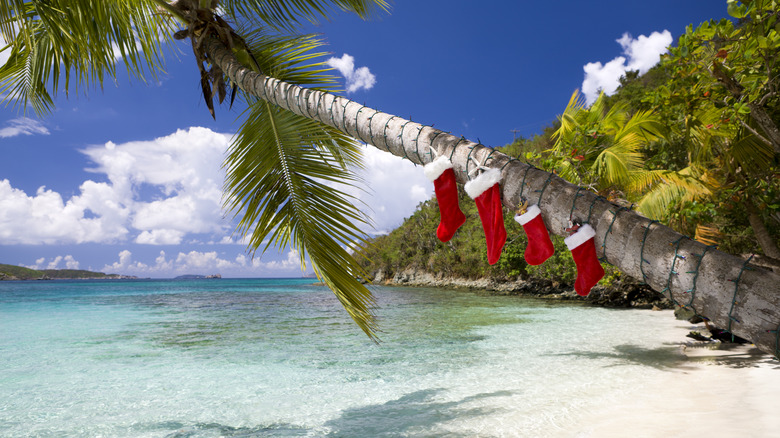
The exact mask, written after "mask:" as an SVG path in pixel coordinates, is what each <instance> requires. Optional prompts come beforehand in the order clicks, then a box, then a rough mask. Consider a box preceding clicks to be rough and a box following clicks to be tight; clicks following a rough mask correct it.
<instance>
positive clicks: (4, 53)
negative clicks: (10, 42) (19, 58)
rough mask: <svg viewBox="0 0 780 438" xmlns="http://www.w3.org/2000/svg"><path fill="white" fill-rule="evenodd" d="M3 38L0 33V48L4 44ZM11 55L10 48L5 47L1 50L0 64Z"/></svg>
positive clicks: (0, 48)
mask: <svg viewBox="0 0 780 438" xmlns="http://www.w3.org/2000/svg"><path fill="white" fill-rule="evenodd" d="M6 44H7V43H6V41H5V38H3V36H2V35H0V50H2V49H3V48H4V47H5V46H6ZM10 57H11V49H10V48H8V49H5V50H3V51H2V52H0V66H3V65H4V64H5V63H6V61H8V58H10Z"/></svg>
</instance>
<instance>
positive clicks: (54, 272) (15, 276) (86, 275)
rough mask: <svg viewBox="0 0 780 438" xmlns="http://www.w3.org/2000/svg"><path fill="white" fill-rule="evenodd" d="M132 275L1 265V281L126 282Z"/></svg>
mask: <svg viewBox="0 0 780 438" xmlns="http://www.w3.org/2000/svg"><path fill="white" fill-rule="evenodd" d="M135 278H138V277H134V276H132V275H120V274H105V273H103V272H92V271H85V270H81V269H42V270H37V269H30V268H25V267H22V266H15V265H4V264H1V263H0V281H3V280H124V279H135Z"/></svg>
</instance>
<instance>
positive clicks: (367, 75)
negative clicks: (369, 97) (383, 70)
mask: <svg viewBox="0 0 780 438" xmlns="http://www.w3.org/2000/svg"><path fill="white" fill-rule="evenodd" d="M327 63H328V65H329V66H331V67H333V68H335V69H336V70H338V71H339V73H341V75H342V76H344V79H346V80H347V93H354V92H355V91H358V90H360V89H364V90H370V89H371V88H373V87H374V84H376V76H374V74H373V73H371V71H369V69H368V67H359V68H358V69H355V57H353V56H351V55H348V54H346V53H345V54H344V55H342V57H341V58H335V57H333V58H330V59H328V60H327Z"/></svg>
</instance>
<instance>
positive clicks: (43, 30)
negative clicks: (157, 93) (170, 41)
mask: <svg viewBox="0 0 780 438" xmlns="http://www.w3.org/2000/svg"><path fill="white" fill-rule="evenodd" d="M171 26H172V22H171V21H170V17H168V16H167V15H165V14H160V13H159V11H158V10H157V7H156V3H154V2H153V1H152V0H101V1H99V2H96V1H92V0H49V1H46V2H42V1H26V2H23V1H21V0H13V1H12V2H11V3H10V4H5V5H4V6H2V7H0V32H2V34H3V38H4V39H5V40H6V41H8V45H7V47H6V48H5V50H9V51H10V59H9V60H8V62H7V63H6V64H5V65H4V66H2V67H0V90H1V91H2V92H3V93H4V94H5V96H4V98H3V101H5V102H6V103H9V102H14V104H15V105H20V106H22V107H25V108H26V107H27V105H28V104H29V105H32V107H33V109H34V110H35V111H36V112H37V113H45V112H47V111H49V110H50V107H51V98H50V97H49V96H48V94H47V93H46V91H45V90H47V89H48V90H54V92H56V90H59V89H61V88H62V89H64V90H65V92H66V93H68V92H69V91H72V90H71V86H74V89H75V91H78V90H79V89H81V88H88V87H89V86H94V85H98V84H99V85H100V86H101V87H102V85H103V81H104V79H105V78H106V77H109V78H114V79H115V78H116V66H117V61H118V59H123V60H124V64H125V66H126V68H127V70H128V72H129V73H130V74H131V75H132V76H135V77H136V78H138V79H141V80H144V81H145V80H147V79H148V78H149V77H151V78H155V77H156V74H157V72H158V70H160V69H161V68H162V66H163V65H164V61H163V58H162V44H163V43H164V42H165V41H166V38H167V35H169V34H170V32H168V31H169V30H171V29H172V27H171ZM72 75H75V81H72V80H71V79H72V77H71V76H72ZM61 78H62V79H64V82H65V83H64V84H63V85H62V86H60V84H59V81H60V80H61Z"/></svg>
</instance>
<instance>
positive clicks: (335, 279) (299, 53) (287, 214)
mask: <svg viewBox="0 0 780 438" xmlns="http://www.w3.org/2000/svg"><path fill="white" fill-rule="evenodd" d="M246 42H247V48H248V50H249V51H250V52H251V54H252V57H253V58H254V60H255V61H254V62H255V63H256V65H257V67H258V68H259V69H260V70H261V71H263V72H265V73H266V74H270V75H272V76H274V77H276V78H280V79H283V80H285V81H287V82H291V83H296V84H300V85H313V86H314V88H317V89H332V88H333V87H335V84H336V82H335V80H334V78H333V77H332V76H331V75H330V74H328V72H329V70H330V68H328V67H327V66H326V65H325V64H324V63H322V62H317V61H316V59H321V58H322V57H321V55H322V54H321V53H317V52H316V50H317V49H318V48H319V47H321V45H322V42H321V41H320V40H319V39H317V38H315V37H313V36H285V35H276V34H272V33H269V32H267V31H265V30H257V31H254V32H249V33H247V38H246ZM245 98H246V99H247V101H248V102H249V109H248V110H247V118H246V121H245V122H244V123H243V124H242V126H241V128H240V129H239V132H238V134H237V135H236V138H235V139H234V142H233V144H232V145H231V147H230V150H229V151H228V156H227V158H226V160H225V168H226V170H227V178H226V182H225V193H226V201H225V206H226V208H228V209H229V210H231V211H233V212H234V213H235V214H236V216H241V220H240V222H239V225H238V229H237V232H238V233H239V234H240V235H242V236H247V237H248V245H249V247H250V249H251V251H253V252H254V251H258V250H260V251H261V252H264V251H265V250H267V249H268V248H269V247H271V246H275V247H277V248H280V249H282V248H292V249H295V250H297V251H298V253H299V254H300V257H301V265H302V267H304V268H305V265H306V260H307V258H308V259H309V260H310V261H311V265H312V268H313V270H314V272H315V273H316V274H317V276H318V278H320V280H322V281H323V282H324V283H325V284H326V285H327V286H328V287H330V288H331V290H333V291H334V293H335V294H336V296H337V297H338V299H339V301H340V302H341V303H342V304H343V305H344V307H345V308H346V310H347V312H348V313H349V315H350V316H351V317H352V318H353V319H354V320H355V321H356V322H357V324H358V325H359V326H360V328H361V329H363V331H365V332H366V333H367V334H368V335H369V336H370V337H372V338H374V337H375V331H376V323H375V320H374V315H373V313H372V308H373V305H374V301H373V297H372V296H371V293H370V291H369V290H368V289H367V288H366V286H364V285H363V284H362V283H361V281H359V280H363V281H365V280H367V273H366V272H365V271H364V269H363V268H362V267H361V266H360V265H359V264H358V263H357V261H356V260H355V258H354V257H353V255H352V254H350V252H349V251H348V249H347V248H362V247H364V246H365V245H366V244H367V243H366V236H365V234H364V232H363V231H361V229H360V225H361V224H367V223H368V220H367V218H366V217H365V215H364V214H362V213H361V212H360V210H358V209H357V208H356V207H355V205H354V204H355V202H358V200H357V199H356V198H354V197H352V196H350V195H348V194H346V193H345V192H344V191H342V190H340V189H339V188H338V187H344V185H345V184H347V185H354V184H356V183H358V182H359V179H358V178H357V177H356V176H355V174H354V173H353V171H352V170H353V169H355V168H357V167H359V166H360V165H361V149H360V146H359V145H358V144H357V143H356V142H355V141H354V140H352V139H351V138H350V137H348V136H347V135H345V134H343V133H341V132H340V131H338V130H336V129H335V128H332V127H329V126H327V125H324V124H322V123H319V122H317V121H315V120H311V119H307V118H305V117H302V116H299V115H296V114H293V113H292V112H289V111H287V110H284V109H282V108H280V107H277V106H275V105H273V104H270V103H268V102H265V101H260V100H257V99H253V98H251V97H250V96H246V95H245ZM358 251H359V250H358ZM358 255H360V253H358Z"/></svg>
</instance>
